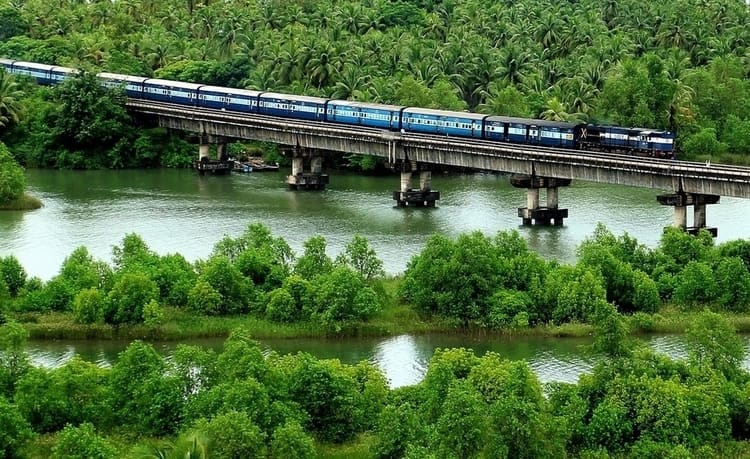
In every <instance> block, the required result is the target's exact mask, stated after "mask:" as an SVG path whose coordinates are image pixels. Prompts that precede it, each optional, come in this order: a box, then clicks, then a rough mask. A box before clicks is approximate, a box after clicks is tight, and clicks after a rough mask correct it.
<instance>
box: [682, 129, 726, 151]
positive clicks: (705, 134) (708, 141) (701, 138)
mask: <svg viewBox="0 0 750 459" xmlns="http://www.w3.org/2000/svg"><path fill="white" fill-rule="evenodd" d="M682 150H683V151H684V152H685V154H686V155H688V156H690V157H696V156H697V157H709V158H710V157H712V156H720V155H722V154H724V153H725V152H726V151H727V145H726V144H725V143H723V142H720V141H719V140H718V139H717V136H716V130H715V129H713V128H703V129H701V130H700V131H698V132H696V133H695V134H693V135H691V136H689V137H687V138H686V139H685V141H684V142H683V143H682Z"/></svg>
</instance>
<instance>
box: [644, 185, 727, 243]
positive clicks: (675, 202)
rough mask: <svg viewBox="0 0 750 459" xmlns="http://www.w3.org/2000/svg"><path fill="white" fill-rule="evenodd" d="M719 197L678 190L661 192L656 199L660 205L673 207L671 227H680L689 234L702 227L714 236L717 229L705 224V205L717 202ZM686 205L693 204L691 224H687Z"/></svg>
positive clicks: (695, 232) (696, 231)
mask: <svg viewBox="0 0 750 459" xmlns="http://www.w3.org/2000/svg"><path fill="white" fill-rule="evenodd" d="M720 198H721V196H716V195H713V194H700V193H686V192H684V191H678V192H677V193H672V194H661V195H659V196H657V197H656V200H657V201H658V202H659V204H661V205H664V206H672V207H674V222H673V223H672V226H673V227H675V228H682V229H683V230H685V231H687V232H688V233H690V234H698V232H699V231H700V230H702V229H703V230H706V231H708V232H709V233H711V235H712V236H713V237H716V235H717V234H718V230H717V229H716V228H709V227H707V226H706V205H708V204H718V202H719V199H720ZM688 206H693V226H687V208H688Z"/></svg>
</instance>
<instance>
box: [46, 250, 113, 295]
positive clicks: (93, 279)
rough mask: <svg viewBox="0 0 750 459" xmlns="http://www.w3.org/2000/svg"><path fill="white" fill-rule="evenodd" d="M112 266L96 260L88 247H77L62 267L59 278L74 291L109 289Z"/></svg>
mask: <svg viewBox="0 0 750 459" xmlns="http://www.w3.org/2000/svg"><path fill="white" fill-rule="evenodd" d="M112 277H113V273H112V268H110V267H109V265H107V264H106V263H104V262H102V261H96V260H94V258H93V257H92V256H91V255H90V254H89V251H88V249H87V248H86V247H83V246H81V247H78V248H76V249H75V250H74V251H73V252H72V253H71V254H70V255H68V257H67V258H65V260H63V263H62V266H61V267H60V274H59V278H60V279H61V280H64V281H65V283H66V284H67V285H69V286H70V287H71V288H72V289H73V290H74V291H76V292H78V291H80V290H83V289H102V290H109V289H110V288H111V287H112Z"/></svg>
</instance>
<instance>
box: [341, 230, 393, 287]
mask: <svg viewBox="0 0 750 459" xmlns="http://www.w3.org/2000/svg"><path fill="white" fill-rule="evenodd" d="M336 263H337V264H342V265H347V266H349V267H350V268H352V269H353V270H355V271H356V272H358V273H359V274H360V275H361V276H362V277H363V278H364V279H365V280H370V279H373V278H375V277H382V276H384V275H385V271H383V261H382V260H380V259H379V258H378V257H377V254H376V253H375V249H373V248H372V247H370V244H369V242H368V241H367V238H365V237H363V236H359V235H355V236H354V238H352V240H351V242H349V243H348V244H347V245H346V247H345V248H344V251H343V252H342V253H341V254H339V256H338V257H336Z"/></svg>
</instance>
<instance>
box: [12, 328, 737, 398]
mask: <svg viewBox="0 0 750 459" xmlns="http://www.w3.org/2000/svg"><path fill="white" fill-rule="evenodd" d="M223 342H224V340H223V339H219V338H212V339H196V340H192V341H190V342H189V343H187V344H192V345H196V346H201V347H205V348H210V349H214V350H215V351H217V352H220V351H221V347H222V345H223ZM645 342H646V343H647V344H648V345H649V346H651V347H652V348H653V349H654V350H656V351H657V352H661V353H664V354H666V355H668V356H670V357H671V358H674V359H684V358H686V357H687V351H686V348H685V342H684V339H683V337H682V336H680V335H663V336H662V335H658V336H653V337H649V338H647V339H645ZM746 343H747V344H748V345H750V340H749V339H748V338H746ZM177 344H179V343H171V342H170V343H156V344H154V347H155V349H156V350H157V351H158V352H160V353H161V354H162V355H165V356H167V357H169V356H170V355H171V354H172V352H173V351H174V348H175V347H176V346H177ZM590 344H591V341H590V340H588V339H583V338H580V339H579V338H565V339H559V338H542V337H496V336H493V337H488V336H477V335H471V336H470V335H461V334H452V335H437V334H428V335H399V336H393V337H388V338H356V339H268V340H262V341H261V345H262V346H263V347H264V349H265V351H266V352H271V351H274V352H277V353H280V354H292V353H297V352H307V353H310V354H312V355H314V356H316V357H317V358H320V359H339V360H340V361H342V362H344V363H347V364H354V363H357V362H360V361H363V360H364V361H369V362H371V363H373V364H374V365H375V366H376V367H378V368H379V369H380V370H381V371H382V372H383V374H384V375H385V377H386V378H387V380H388V382H389V383H390V385H391V387H394V388H395V387H401V386H408V385H412V384H416V383H418V382H420V381H421V380H422V378H424V375H425V372H426V371H427V367H428V364H429V361H430V359H431V358H432V355H433V354H434V352H435V349H437V348H457V347H464V348H470V349H472V350H473V351H474V352H475V353H476V354H477V355H480V356H481V355H484V354H486V353H488V352H494V353H497V354H498V355H500V356H501V357H502V358H505V359H509V360H525V361H526V362H528V363H529V366H530V367H531V369H532V370H533V371H534V373H535V374H536V375H537V377H538V378H539V380H540V381H541V382H542V383H547V382H553V381H560V382H569V383H574V382H576V381H577V380H578V378H579V376H580V375H581V374H583V373H588V372H590V371H591V369H592V368H593V367H594V365H595V364H596V362H597V359H598V358H599V357H598V356H596V355H594V354H593V353H591V351H590ZM127 345H128V342H125V341H31V342H30V343H29V345H28V348H27V352H28V354H29V356H30V358H31V360H32V362H33V364H34V365H37V366H42V367H46V368H56V367H59V366H61V365H64V364H65V363H66V362H68V361H69V360H70V359H72V358H73V356H74V355H79V356H80V357H81V358H82V359H84V360H87V361H90V362H94V363H96V364H98V365H101V366H105V367H108V366H111V365H112V363H113V362H115V361H116V360H117V356H118V354H119V353H120V352H122V350H124V349H125V348H126V347H127ZM743 367H744V368H745V369H747V370H750V358H747V359H746V360H745V361H744V363H743Z"/></svg>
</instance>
